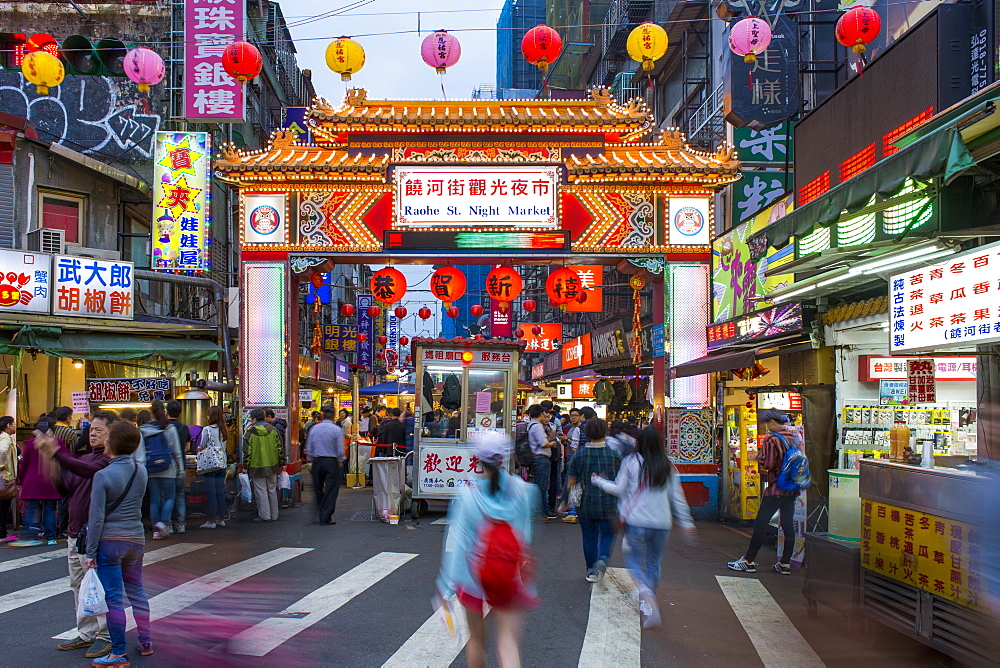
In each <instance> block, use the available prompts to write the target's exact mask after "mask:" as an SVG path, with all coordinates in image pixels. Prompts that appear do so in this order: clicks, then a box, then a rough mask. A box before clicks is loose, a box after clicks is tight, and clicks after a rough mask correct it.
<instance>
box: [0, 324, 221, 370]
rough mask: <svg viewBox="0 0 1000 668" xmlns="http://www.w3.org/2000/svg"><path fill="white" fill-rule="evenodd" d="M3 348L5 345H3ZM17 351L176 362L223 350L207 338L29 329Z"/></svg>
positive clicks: (212, 355)
mask: <svg viewBox="0 0 1000 668" xmlns="http://www.w3.org/2000/svg"><path fill="white" fill-rule="evenodd" d="M0 345H3V342H0ZM10 345H11V346H12V347H14V348H20V349H24V348H34V349H37V350H40V351H41V352H42V353H44V354H46V355H49V356H51V357H70V358H79V359H87V360H111V361H113V360H137V359H149V358H152V357H160V358H162V359H165V360H170V361H175V362H193V361H199V360H209V361H210V360H217V359H218V358H219V353H221V352H222V349H221V348H220V347H219V346H218V345H216V344H215V343H213V342H211V341H206V340H204V339H177V338H171V337H166V336H164V337H158V336H129V335H127V334H105V333H100V332H78V333H67V332H63V333H62V334H59V335H53V333H52V332H46V331H39V330H38V329H37V328H32V327H25V328H23V329H22V330H21V331H20V332H18V333H17V334H16V335H15V336H14V337H13V338H12V340H11V344H10Z"/></svg>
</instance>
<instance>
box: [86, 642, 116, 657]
mask: <svg viewBox="0 0 1000 668" xmlns="http://www.w3.org/2000/svg"><path fill="white" fill-rule="evenodd" d="M108 654H111V641H110V640H101V639H100V638H98V639H97V640H95V641H94V642H93V644H92V645H91V646H90V649H88V650H87V654H86V656H87V658H88V659H96V658H98V657H101V656H107V655H108Z"/></svg>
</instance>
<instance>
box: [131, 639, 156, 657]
mask: <svg viewBox="0 0 1000 668" xmlns="http://www.w3.org/2000/svg"><path fill="white" fill-rule="evenodd" d="M135 646H136V648H137V649H138V650H139V656H152V654H153V643H152V642H151V641H149V640H147V641H146V642H142V641H141V640H140V641H139V642H137V643H136V645H135Z"/></svg>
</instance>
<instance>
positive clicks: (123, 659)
mask: <svg viewBox="0 0 1000 668" xmlns="http://www.w3.org/2000/svg"><path fill="white" fill-rule="evenodd" d="M90 665H92V666H94V668H101V666H119V667H121V668H128V667H129V666H131V665H132V663H131V662H130V661H129V660H128V654H122V655H121V656H113V655H112V654H111V653H108V655H107V656H102V657H101V658H99V659H94V661H93V662H92V663H91V664H90Z"/></svg>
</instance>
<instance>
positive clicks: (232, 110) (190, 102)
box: [184, 0, 246, 123]
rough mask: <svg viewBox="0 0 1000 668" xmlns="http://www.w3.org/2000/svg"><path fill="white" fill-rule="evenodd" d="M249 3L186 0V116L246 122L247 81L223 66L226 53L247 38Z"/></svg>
mask: <svg viewBox="0 0 1000 668" xmlns="http://www.w3.org/2000/svg"><path fill="white" fill-rule="evenodd" d="M245 14H246V10H245V4H244V3H243V2H242V1H239V2H236V1H233V0H227V1H226V2H219V0H184V45H185V46H184V117H185V118H187V119H188V120H192V121H196V120H213V121H215V122H220V121H222V122H229V123H242V122H243V120H244V115H243V114H244V109H245V104H244V101H245V100H244V91H243V85H242V84H240V83H238V82H237V81H236V79H234V78H233V77H231V76H229V75H228V74H227V73H226V71H225V70H224V69H223V68H222V53H223V51H225V50H226V47H227V46H228V45H230V44H232V43H233V42H236V41H239V40H242V39H243V22H244V21H245V20H246V17H245Z"/></svg>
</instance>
